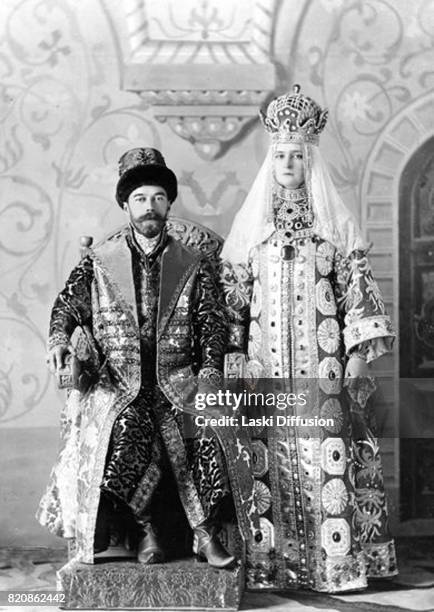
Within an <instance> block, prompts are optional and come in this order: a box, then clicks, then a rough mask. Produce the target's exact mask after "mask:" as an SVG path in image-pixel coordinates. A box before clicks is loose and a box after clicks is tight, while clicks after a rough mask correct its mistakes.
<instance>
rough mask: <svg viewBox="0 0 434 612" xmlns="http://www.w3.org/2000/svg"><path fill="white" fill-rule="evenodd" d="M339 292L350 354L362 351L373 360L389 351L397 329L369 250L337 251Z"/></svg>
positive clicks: (340, 311)
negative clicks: (373, 268) (369, 256)
mask: <svg viewBox="0 0 434 612" xmlns="http://www.w3.org/2000/svg"><path fill="white" fill-rule="evenodd" d="M335 296H336V301H337V306H338V311H339V315H340V317H341V318H342V322H343V337H344V344H345V350H346V353H347V355H351V354H354V353H358V354H360V356H363V357H364V358H365V359H366V361H368V362H370V361H373V360H374V359H377V358H378V357H380V356H381V355H383V354H385V353H388V352H389V351H390V350H391V348H392V344H393V340H394V338H395V333H394V331H393V328H392V323H391V321H390V318H389V316H388V315H387V314H386V312H385V308H384V302H383V299H382V297H381V294H380V290H379V287H378V284H377V282H376V281H375V280H374V278H373V276H372V270H371V266H370V264H369V261H368V258H367V255H366V251H359V250H357V251H353V253H351V255H349V256H348V257H343V256H342V255H339V254H337V255H336V257H335Z"/></svg>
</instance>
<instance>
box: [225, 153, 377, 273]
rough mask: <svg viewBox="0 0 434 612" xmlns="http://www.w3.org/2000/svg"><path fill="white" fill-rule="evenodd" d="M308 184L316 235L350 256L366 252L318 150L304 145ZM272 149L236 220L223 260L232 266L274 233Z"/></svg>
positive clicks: (351, 216)
mask: <svg viewBox="0 0 434 612" xmlns="http://www.w3.org/2000/svg"><path fill="white" fill-rule="evenodd" d="M303 147H304V160H305V182H306V187H307V191H308V194H310V197H311V201H312V211H313V216H314V225H313V232H314V234H316V235H317V236H319V237H320V238H322V239H323V240H327V241H328V242H330V243H331V244H333V245H334V246H335V247H336V249H337V250H338V251H339V252H340V253H342V254H343V255H345V256H347V255H349V254H350V253H351V252H352V251H354V250H356V249H362V250H364V249H366V248H367V244H366V242H365V241H364V240H363V238H362V235H361V232H360V229H359V226H358V223H357V220H356V219H355V217H354V216H353V215H352V214H351V212H350V211H349V210H348V209H347V207H346V206H345V204H344V203H343V201H342V198H341V197H340V195H339V194H338V192H337V190H336V187H335V186H334V184H333V181H332V179H331V177H330V174H329V171H328V169H327V166H326V164H325V162H324V159H323V157H322V155H321V153H320V151H319V149H318V147H317V146H315V145H311V144H309V143H304V144H303ZM272 162H273V145H271V146H270V148H269V150H268V153H267V155H266V157H265V161H264V163H263V164H262V166H261V168H260V170H259V172H258V175H257V176H256V179H255V181H254V183H253V185H252V188H251V189H250V191H249V193H248V195H247V197H246V199H245V200H244V203H243V205H242V206H241V208H240V210H239V211H238V213H237V214H236V216H235V219H234V222H233V224H232V228H231V230H230V232H229V235H228V237H227V239H226V241H225V244H224V246H223V250H222V253H221V257H222V259H223V260H224V261H229V262H231V263H233V264H243V263H244V264H245V263H247V261H248V257H249V253H250V251H251V249H252V248H253V247H255V246H257V245H258V244H260V243H261V242H264V241H265V240H266V239H267V238H269V237H270V236H271V234H273V232H274V231H275V227H274V223H273V211H272V186H273V181H274V179H273V163H272Z"/></svg>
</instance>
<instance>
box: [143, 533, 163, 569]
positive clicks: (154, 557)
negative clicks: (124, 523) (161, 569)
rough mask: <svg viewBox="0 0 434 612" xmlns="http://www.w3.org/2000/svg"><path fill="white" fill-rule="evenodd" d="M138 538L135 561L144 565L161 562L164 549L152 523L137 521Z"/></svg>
mask: <svg viewBox="0 0 434 612" xmlns="http://www.w3.org/2000/svg"><path fill="white" fill-rule="evenodd" d="M139 527H140V539H139V543H138V546H137V561H138V562H139V563H143V564H145V565H150V564H151V563H163V561H164V551H163V549H162V548H161V546H160V544H159V542H158V538H157V534H156V533H155V530H154V528H153V526H152V523H150V522H146V523H142V522H140V523H139Z"/></svg>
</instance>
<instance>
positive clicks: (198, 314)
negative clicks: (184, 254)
mask: <svg viewBox="0 0 434 612" xmlns="http://www.w3.org/2000/svg"><path fill="white" fill-rule="evenodd" d="M193 327H194V332H195V336H196V338H197V341H198V343H199V348H200V354H201V364H200V368H201V369H200V372H199V378H201V377H203V378H207V377H208V376H211V378H212V377H213V374H216V373H217V372H219V373H220V375H221V373H222V372H223V360H224V354H225V349H226V345H227V334H228V329H227V318H226V313H225V309H224V306H223V296H222V292H221V289H220V286H219V283H218V276H217V272H216V270H215V268H214V266H213V264H212V263H211V262H210V261H208V260H205V259H204V260H202V262H201V264H200V267H199V270H198V273H197V277H196V291H195V308H194V312H193Z"/></svg>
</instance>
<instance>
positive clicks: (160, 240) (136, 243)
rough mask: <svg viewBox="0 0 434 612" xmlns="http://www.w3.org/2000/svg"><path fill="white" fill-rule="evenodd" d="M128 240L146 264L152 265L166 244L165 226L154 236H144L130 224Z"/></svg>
mask: <svg viewBox="0 0 434 612" xmlns="http://www.w3.org/2000/svg"><path fill="white" fill-rule="evenodd" d="M128 242H129V244H130V245H131V246H132V247H133V248H134V249H135V250H136V251H137V253H138V254H139V255H140V257H141V258H142V260H143V261H144V263H145V264H146V266H149V265H152V264H153V263H154V261H156V260H157V258H158V256H159V255H160V254H161V253H162V251H163V249H164V247H165V246H166V243H167V230H166V226H164V227H163V229H162V231H161V232H160V233H159V234H158V236H155V237H154V238H146V237H145V236H143V235H142V234H140V233H139V232H138V231H137V230H135V229H134V227H133V226H132V225H130V227H129V233H128Z"/></svg>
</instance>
